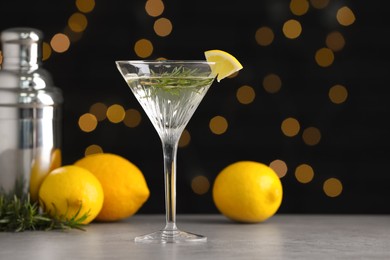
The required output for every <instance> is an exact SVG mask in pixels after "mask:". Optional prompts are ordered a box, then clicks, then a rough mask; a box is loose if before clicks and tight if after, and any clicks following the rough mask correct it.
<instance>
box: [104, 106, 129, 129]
mask: <svg viewBox="0 0 390 260" xmlns="http://www.w3.org/2000/svg"><path fill="white" fill-rule="evenodd" d="M106 114H107V119H108V121H110V122H111V123H114V124H116V123H119V122H121V121H122V120H123V119H124V118H125V109H124V108H123V107H122V106H121V105H118V104H114V105H111V106H110V107H109V108H108V109H107V113H106Z"/></svg>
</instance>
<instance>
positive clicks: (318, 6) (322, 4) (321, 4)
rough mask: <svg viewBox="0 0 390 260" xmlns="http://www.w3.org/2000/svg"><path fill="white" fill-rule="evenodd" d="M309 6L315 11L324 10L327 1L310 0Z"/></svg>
mask: <svg viewBox="0 0 390 260" xmlns="http://www.w3.org/2000/svg"><path fill="white" fill-rule="evenodd" d="M310 4H311V6H313V7H314V8H316V9H324V8H325V7H327V6H328V4H329V0H310Z"/></svg>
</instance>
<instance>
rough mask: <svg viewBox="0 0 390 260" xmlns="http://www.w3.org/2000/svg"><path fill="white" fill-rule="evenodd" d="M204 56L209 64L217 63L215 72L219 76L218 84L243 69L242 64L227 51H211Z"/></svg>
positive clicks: (214, 68)
mask: <svg viewBox="0 0 390 260" xmlns="http://www.w3.org/2000/svg"><path fill="white" fill-rule="evenodd" d="M204 55H205V57H206V60H207V61H208V62H215V63H216V66H215V67H213V72H214V73H215V74H216V75H217V81H218V82H219V81H221V80H222V79H224V78H226V77H228V76H230V75H232V74H233V73H235V72H237V71H239V70H241V69H242V68H243V67H242V65H241V63H240V62H239V61H238V60H237V59H236V58H235V57H234V56H233V55H231V54H230V53H227V52H226V51H222V50H209V51H205V52H204Z"/></svg>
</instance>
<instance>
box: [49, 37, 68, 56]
mask: <svg viewBox="0 0 390 260" xmlns="http://www.w3.org/2000/svg"><path fill="white" fill-rule="evenodd" d="M50 46H51V48H52V49H53V51H55V52H58V53H63V52H66V51H67V50H68V49H69V46H70V40H69V38H68V36H66V35H65V34H63V33H57V34H55V35H54V36H53V37H52V38H51V40H50Z"/></svg>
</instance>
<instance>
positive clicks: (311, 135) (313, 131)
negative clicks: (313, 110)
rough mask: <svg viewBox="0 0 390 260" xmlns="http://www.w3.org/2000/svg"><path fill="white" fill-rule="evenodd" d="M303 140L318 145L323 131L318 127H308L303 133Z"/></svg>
mask: <svg viewBox="0 0 390 260" xmlns="http://www.w3.org/2000/svg"><path fill="white" fill-rule="evenodd" d="M302 139H303V142H304V143H305V144H307V145H310V146H313V145H317V144H318V143H319V142H320V140H321V132H320V130H319V129H318V128H316V127H313V126H311V127H308V128H306V129H305V130H303V133H302Z"/></svg>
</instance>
